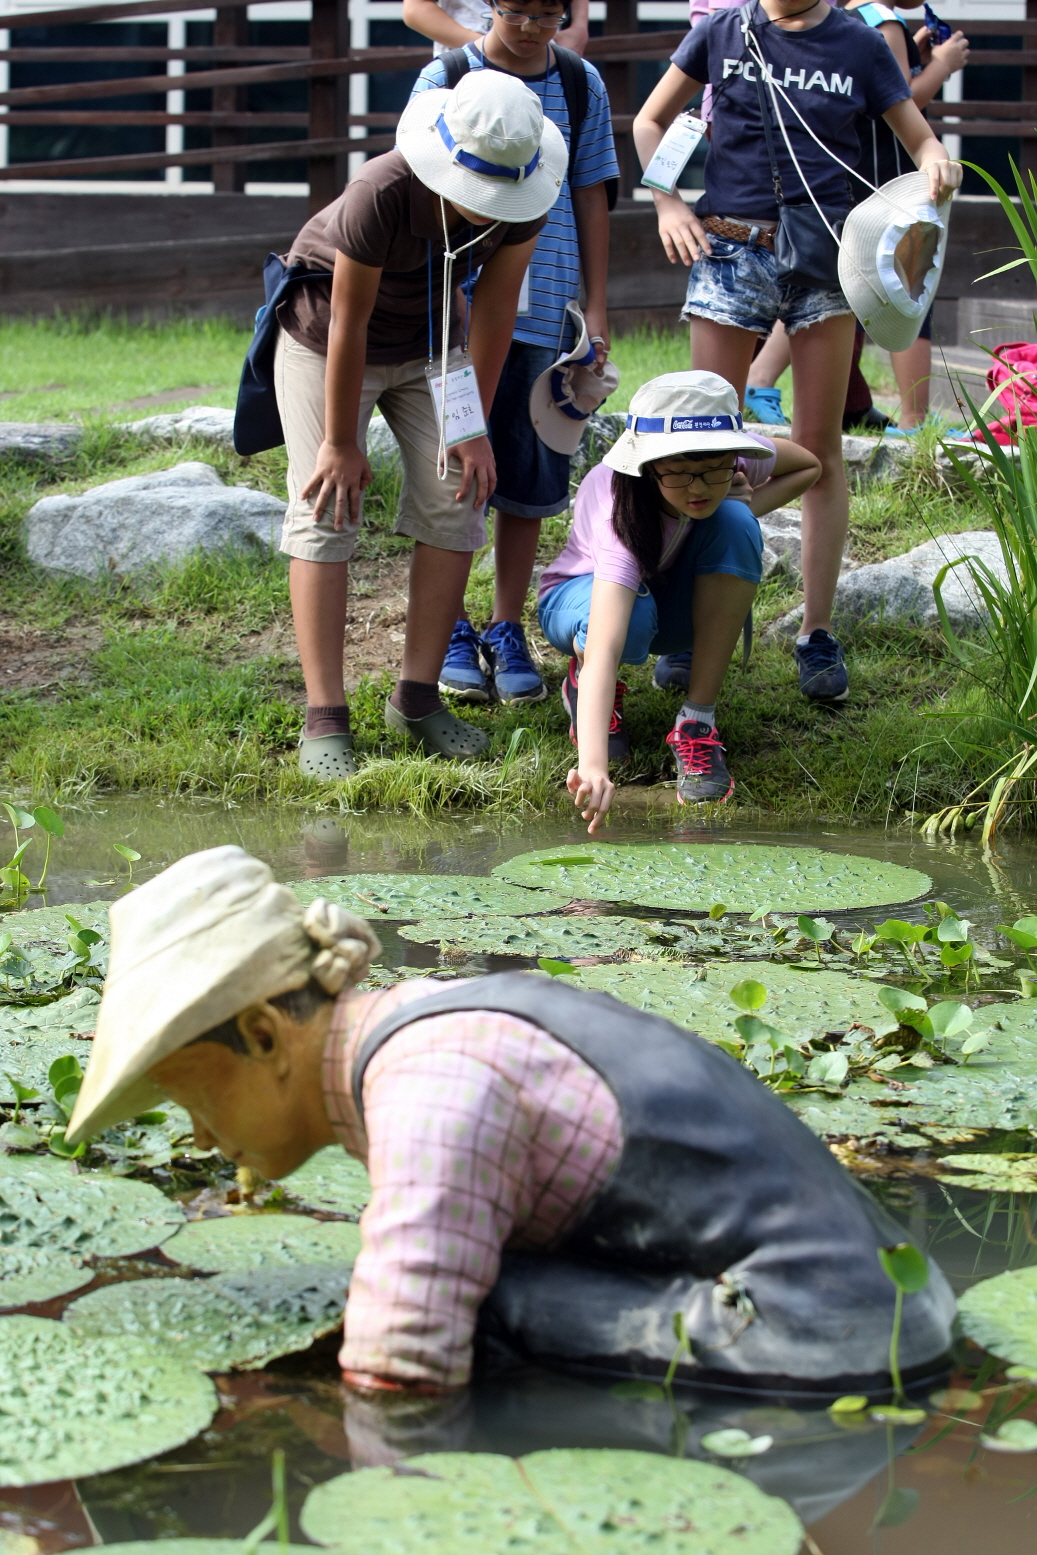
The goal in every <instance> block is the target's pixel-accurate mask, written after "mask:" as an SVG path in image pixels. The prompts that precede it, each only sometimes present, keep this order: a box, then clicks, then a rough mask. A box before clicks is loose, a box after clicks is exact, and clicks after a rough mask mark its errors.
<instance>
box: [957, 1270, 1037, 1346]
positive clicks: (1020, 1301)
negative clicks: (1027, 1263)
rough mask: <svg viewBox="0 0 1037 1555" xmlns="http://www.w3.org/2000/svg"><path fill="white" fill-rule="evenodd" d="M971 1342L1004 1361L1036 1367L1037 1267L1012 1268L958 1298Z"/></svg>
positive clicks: (973, 1287) (963, 1321)
mask: <svg viewBox="0 0 1037 1555" xmlns="http://www.w3.org/2000/svg"><path fill="white" fill-rule="evenodd" d="M958 1312H959V1315H960V1317H961V1326H962V1329H963V1330H964V1332H965V1333H966V1334H967V1335H968V1337H969V1338H970V1339H974V1340H975V1342H976V1343H977V1344H978V1345H982V1346H983V1348H984V1349H985V1350H990V1351H992V1352H993V1354H994V1355H998V1356H1000V1357H1001V1359H1002V1360H1004V1361H1011V1362H1013V1363H1014V1364H1015V1365H1017V1366H1033V1367H1037V1268H1029V1269H1009V1270H1007V1271H1006V1272H1005V1273H1004V1274H996V1275H995V1276H994V1277H993V1279H990V1280H980V1281H979V1283H978V1284H977V1285H972V1286H970V1287H969V1289H968V1290H967V1291H965V1292H964V1293H963V1294H962V1295H961V1296H959V1297H958Z"/></svg>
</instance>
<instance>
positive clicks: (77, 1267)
mask: <svg viewBox="0 0 1037 1555" xmlns="http://www.w3.org/2000/svg"><path fill="white" fill-rule="evenodd" d="M93 1277H94V1271H93V1270H92V1269H85V1268H84V1267H83V1265H82V1263H80V1261H79V1259H78V1258H74V1257H73V1256H72V1254H71V1253H41V1252H39V1251H38V1250H37V1249H36V1248H33V1247H9V1246H6V1247H4V1249H3V1252H2V1255H0V1308H5V1309H7V1310H10V1309H11V1308H12V1307H27V1306H28V1305H29V1304H30V1302H34V1301H50V1300H51V1299H52V1298H53V1297H54V1296H67V1295H68V1293H69V1291H72V1290H78V1289H79V1287H80V1286H81V1285H89V1283H90V1281H91V1280H92V1279H93ZM0 1555H2V1552H0Z"/></svg>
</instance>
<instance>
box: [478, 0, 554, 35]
mask: <svg viewBox="0 0 1037 1555" xmlns="http://www.w3.org/2000/svg"><path fill="white" fill-rule="evenodd" d="M492 4H493V9H494V10H495V11H496V13H497V15H498V16H499V17H500V18H501V20H502V21H503V22H504V24H505V26H506V27H521V26H523V25H524V23H526V22H532V23H533V24H534V26H536V27H539V28H540V29H541V31H542V32H557V30H558V28H559V27H564V26H565V24H566V22H567V21H568V20H569V11H568V7H567V8H566V9H565V10H564V11H558V12H557V13H554V14H550V15H545V14H544V13H543V12H541V13H540V14H538V15H536V16H533V15H531V14H530V12H529V11H505V10H502V8H501V7H500V6H499V5H498V4H497V0H492Z"/></svg>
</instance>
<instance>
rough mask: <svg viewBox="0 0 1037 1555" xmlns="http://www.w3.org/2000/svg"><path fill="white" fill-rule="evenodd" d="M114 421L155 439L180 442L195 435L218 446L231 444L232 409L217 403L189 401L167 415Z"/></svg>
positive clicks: (125, 428)
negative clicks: (184, 405)
mask: <svg viewBox="0 0 1037 1555" xmlns="http://www.w3.org/2000/svg"><path fill="white" fill-rule="evenodd" d="M118 425H119V426H120V427H121V428H122V429H123V430H124V431H126V432H132V433H133V434H134V435H135V436H136V437H145V438H148V439H149V440H151V441H153V442H156V443H182V442H183V441H184V440H185V439H186V438H189V437H197V438H200V439H201V440H202V441H203V442H206V443H215V444H217V446H218V447H220V448H231V449H232V448H233V447H234V412H233V411H232V410H221V408H220V407H219V406H218V405H189V406H188V407H187V409H186V410H177V411H174V412H173V413H172V414H171V415H168V416H145V417H144V419H143V421H120V422H119V423H118Z"/></svg>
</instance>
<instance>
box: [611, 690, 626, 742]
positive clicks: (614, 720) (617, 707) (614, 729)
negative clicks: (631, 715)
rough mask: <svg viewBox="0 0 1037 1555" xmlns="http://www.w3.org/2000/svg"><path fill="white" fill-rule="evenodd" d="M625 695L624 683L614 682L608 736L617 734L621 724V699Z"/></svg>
mask: <svg viewBox="0 0 1037 1555" xmlns="http://www.w3.org/2000/svg"><path fill="white" fill-rule="evenodd" d="M626 694H627V688H626V682H625V681H622V680H617V681H616V700H615V701H614V702H613V704H612V717H611V718H610V719H609V734H618V732H619V730H620V728H621V726H622V723H623V698H624V697H625V696H626Z"/></svg>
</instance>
